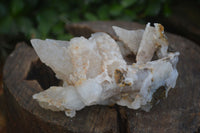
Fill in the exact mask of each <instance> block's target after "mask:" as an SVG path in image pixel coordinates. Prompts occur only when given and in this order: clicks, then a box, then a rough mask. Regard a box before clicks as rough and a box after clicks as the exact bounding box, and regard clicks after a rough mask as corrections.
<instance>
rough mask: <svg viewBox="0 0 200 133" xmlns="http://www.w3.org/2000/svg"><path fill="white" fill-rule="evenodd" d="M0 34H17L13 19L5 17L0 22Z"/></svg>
mask: <svg viewBox="0 0 200 133" xmlns="http://www.w3.org/2000/svg"><path fill="white" fill-rule="evenodd" d="M0 29H1V30H0V33H1V34H12V35H15V34H17V33H18V28H17V26H16V24H15V21H14V19H13V18H12V17H11V16H6V17H5V18H3V19H2V21H1V22H0Z"/></svg>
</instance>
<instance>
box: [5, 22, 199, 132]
mask: <svg viewBox="0 0 200 133" xmlns="http://www.w3.org/2000/svg"><path fill="white" fill-rule="evenodd" d="M112 25H118V26H121V27H125V28H128V29H138V28H144V26H143V25H139V24H136V23H130V22H88V23H80V24H73V25H67V29H68V30H69V31H70V32H72V33H73V34H74V35H83V36H87V37H88V35H89V34H90V33H92V32H96V31H104V32H108V33H109V34H110V35H112V36H113V37H115V34H114V33H113V31H112V29H111V26H112ZM167 36H168V38H169V41H170V45H171V48H172V49H174V50H175V51H180V53H181V55H180V60H179V63H178V66H177V67H178V71H179V78H178V80H177V85H176V87H175V88H174V89H172V90H171V91H170V92H169V95H168V98H166V99H163V100H161V101H160V103H159V104H157V105H155V106H154V107H153V108H152V110H151V111H150V112H144V111H141V110H131V109H128V108H126V107H120V106H116V105H115V106H113V107H109V106H91V107H86V108H84V109H82V110H80V111H78V112H77V115H76V117H74V118H69V117H66V116H65V114H64V112H52V111H50V110H45V109H43V108H41V107H40V106H39V105H38V103H37V102H36V101H35V100H33V99H32V95H33V94H35V93H38V92H40V91H42V90H44V89H47V88H48V87H49V86H52V85H59V82H60V81H59V80H58V79H56V78H55V74H54V72H53V71H52V70H51V69H50V68H49V67H47V66H46V65H44V64H43V63H41V62H40V60H39V58H38V56H37V55H36V53H35V52H34V50H33V49H32V48H31V47H29V46H27V45H26V44H25V43H19V44H18V45H17V46H16V49H15V50H14V51H13V53H12V54H11V55H10V56H9V57H8V59H7V61H6V64H5V66H4V71H3V79H4V91H5V99H6V102H7V103H6V109H7V119H8V120H7V122H8V123H7V125H8V132H10V133H12V132H22V133H24V132H27V133H28V132H30V133H31V132H34V133H35V132H44V133H54V132H56V133H63V132H67V133H68V132H69V133H134V132H136V133H137V132H154V133H155V132H158V133H160V132H166V133H168V132H170V133H173V132H174V133H177V132H181V133H183V132H187V133H188V132H198V131H200V60H199V59H200V48H199V47H198V46H197V45H196V44H195V43H193V42H191V41H189V40H187V39H185V38H182V37H179V36H177V35H172V34H167Z"/></svg>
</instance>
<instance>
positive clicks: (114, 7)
mask: <svg viewBox="0 0 200 133" xmlns="http://www.w3.org/2000/svg"><path fill="white" fill-rule="evenodd" d="M122 9H123V7H122V6H121V5H119V4H113V5H112V6H111V8H110V14H111V15H112V16H119V15H120V14H121V12H122Z"/></svg>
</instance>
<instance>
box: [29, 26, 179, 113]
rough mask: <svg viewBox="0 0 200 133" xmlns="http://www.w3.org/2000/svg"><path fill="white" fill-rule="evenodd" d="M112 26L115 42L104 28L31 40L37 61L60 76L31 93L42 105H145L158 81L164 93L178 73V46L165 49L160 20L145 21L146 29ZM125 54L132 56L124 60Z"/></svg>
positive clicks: (70, 108) (145, 107)
mask: <svg viewBox="0 0 200 133" xmlns="http://www.w3.org/2000/svg"><path fill="white" fill-rule="evenodd" d="M113 29H114V31H115V33H116V35H117V36H118V37H119V40H120V41H118V42H117V41H115V40H114V39H112V38H111V37H110V36H109V35H108V34H106V33H103V32H99V33H94V34H92V35H91V37H90V38H89V39H86V38H84V37H75V38H73V39H71V40H70V41H57V40H51V39H46V40H40V39H32V40H31V43H32V45H33V47H34V49H35V51H36V53H37V54H38V56H39V58H40V59H41V61H42V62H44V63H45V64H46V65H47V66H49V67H51V68H52V70H53V71H54V72H55V73H56V77H57V78H58V79H61V80H62V81H63V85H62V86H59V87H58V86H51V87H50V88H49V89H47V90H45V91H43V92H40V93H38V94H34V95H33V98H34V99H36V100H37V101H38V102H39V104H40V106H41V107H43V108H45V109H50V110H53V111H65V114H66V115H67V116H69V117H74V116H75V114H76V111H77V110H81V109H83V108H84V107H85V106H91V105H95V104H99V105H111V104H118V105H121V106H127V107H128V108H131V109H139V108H141V109H143V110H146V111H149V110H150V108H151V107H152V99H153V94H154V93H155V92H156V90H158V89H159V88H160V87H162V86H163V87H164V88H165V89H164V90H165V95H166V96H167V94H168V91H169V90H170V88H174V87H175V84H176V79H177V77H178V72H177V70H176V64H177V62H178V55H179V52H175V53H170V52H168V41H167V39H166V36H165V34H164V28H163V26H162V25H161V24H154V27H153V26H150V24H149V23H148V24H147V25H146V28H145V30H130V31H129V30H126V29H123V28H120V27H116V26H113ZM130 54H132V55H135V56H132V58H135V57H136V61H135V62H130V61H127V60H125V57H126V56H127V55H130ZM153 57H154V60H153V61H152V58H153Z"/></svg>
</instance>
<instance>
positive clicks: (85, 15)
mask: <svg viewBox="0 0 200 133" xmlns="http://www.w3.org/2000/svg"><path fill="white" fill-rule="evenodd" d="M170 13H171V11H170V8H169V0H121V1H120V0H109V1H107V0H76V1H74V0H68V1H65V0H60V1H57V0H52V1H48V0H42V1H41V0H11V1H8V0H7V1H6V0H2V1H1V2H0V29H1V30H0V34H14V35H16V34H18V33H20V32H21V33H23V34H24V35H25V36H26V37H27V39H30V38H34V37H37V38H43V39H44V38H47V37H54V38H63V39H65V38H68V36H65V37H64V36H63V34H65V30H64V25H65V23H70V22H79V21H94V20H110V19H112V20H116V19H118V20H128V21H132V20H135V21H139V20H143V19H144V18H145V17H148V16H156V15H158V14H164V15H166V16H168V15H169V14H170Z"/></svg>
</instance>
